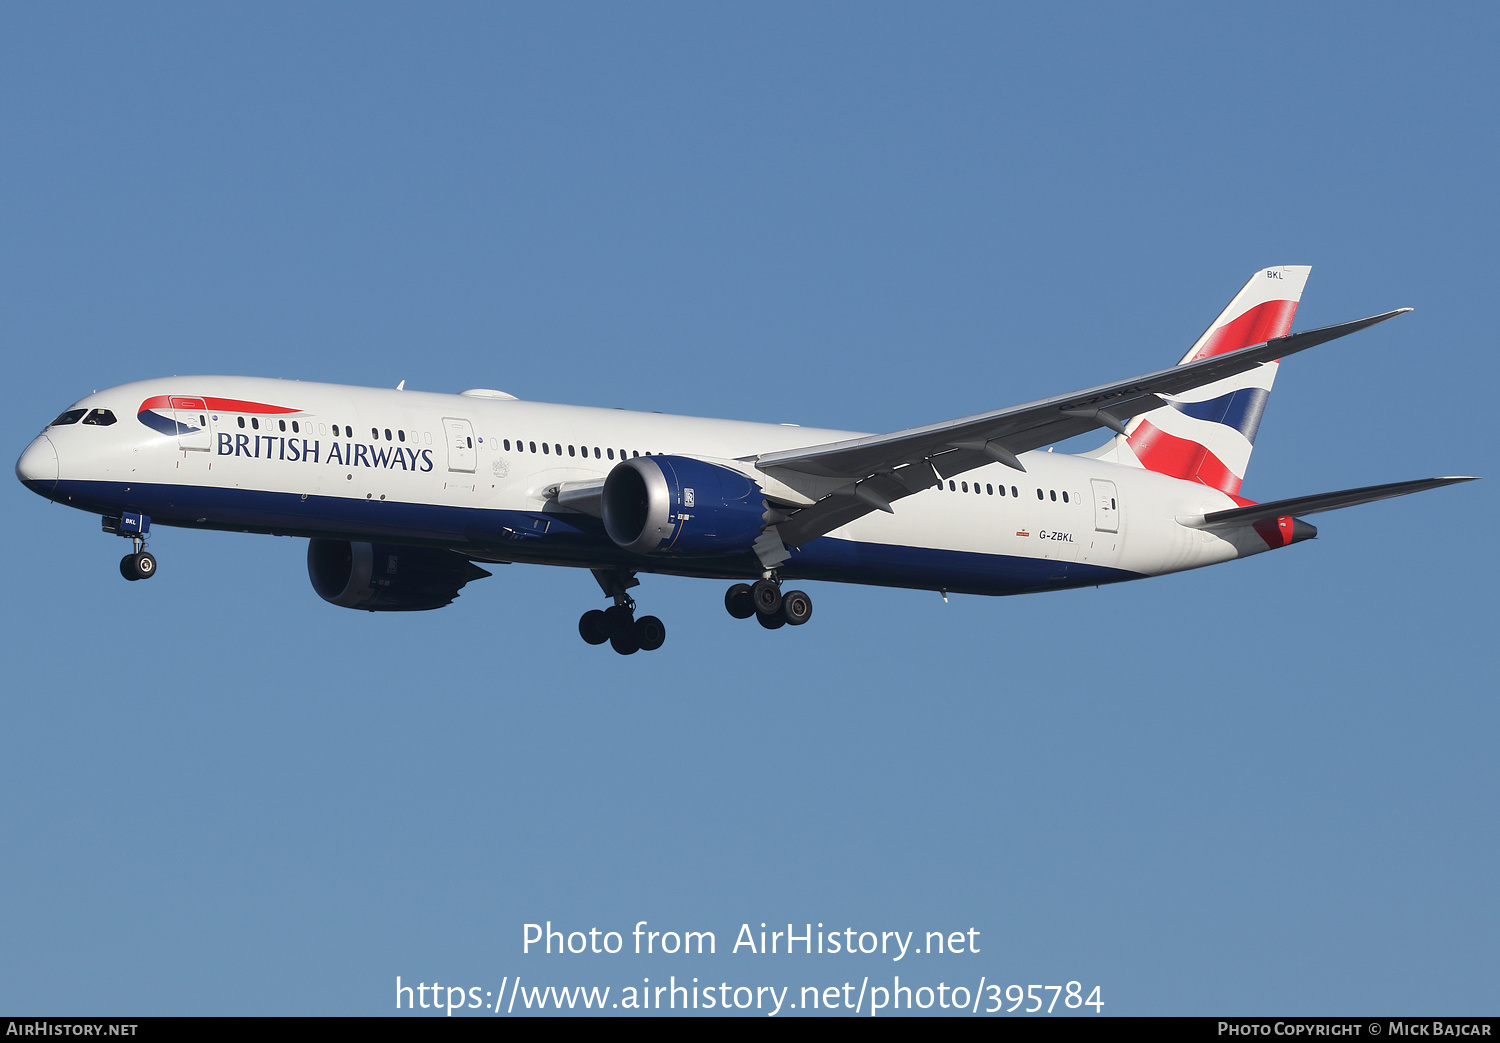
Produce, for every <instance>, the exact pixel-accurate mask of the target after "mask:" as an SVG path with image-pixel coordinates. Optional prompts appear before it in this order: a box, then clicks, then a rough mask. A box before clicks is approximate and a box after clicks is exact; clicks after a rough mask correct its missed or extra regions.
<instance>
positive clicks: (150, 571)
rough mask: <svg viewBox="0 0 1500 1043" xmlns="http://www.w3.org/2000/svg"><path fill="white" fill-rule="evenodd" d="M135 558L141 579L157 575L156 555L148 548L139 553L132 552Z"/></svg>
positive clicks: (137, 572) (136, 571)
mask: <svg viewBox="0 0 1500 1043" xmlns="http://www.w3.org/2000/svg"><path fill="white" fill-rule="evenodd" d="M131 557H132V558H134V559H135V574H136V575H137V576H139V577H140V578H141V579H150V578H151V577H152V576H154V575H156V557H155V556H154V555H153V554H152V553H151V552H150V551H148V550H143V551H141V552H140V553H139V554H132V555H131Z"/></svg>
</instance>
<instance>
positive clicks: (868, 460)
mask: <svg viewBox="0 0 1500 1043" xmlns="http://www.w3.org/2000/svg"><path fill="white" fill-rule="evenodd" d="M1408 311H1411V309H1410V308H1398V309H1397V310H1395V311H1388V312H1385V313H1383V314H1380V315H1372V316H1370V317H1369V318H1365V319H1356V320H1355V321H1353V322H1345V323H1341V324H1339V325H1337V326H1325V327H1323V328H1322V329H1316V330H1308V331H1307V332H1305V333H1293V334H1291V335H1290V336H1286V337H1277V338H1275V339H1273V340H1268V341H1266V342H1265V343H1263V344H1253V345H1251V346H1250V347H1248V348H1241V349H1239V350H1238V351H1230V352H1225V353H1224V354H1222V355H1214V356H1211V357H1209V358H1205V359H1200V360H1198V361H1196V362H1189V363H1186V364H1183V365H1179V366H1173V367H1171V368H1170V369H1162V370H1157V371H1156V372H1154V373H1147V374H1145V375H1143V376H1139V377H1134V378H1132V379H1130V380H1121V381H1117V382H1115V383H1112V384H1101V385H1100V386H1098V387H1094V388H1088V389H1087V390H1084V391H1076V392H1073V393H1072V394H1068V395H1058V396H1056V397H1054V398H1047V399H1042V400H1040V401H1038V402H1028V403H1026V404H1025V405H1019V406H1011V407H1009V408H1007V409H999V410H995V411H994V412H991V413H980V414H977V415H975V416H968V417H961V418H959V419H957V420H948V421H944V422H943V423H940V424H929V425H928V426H926V427H915V428H911V429H909V430H906V431H896V432H893V433H891V434H886V435H868V436H866V437H863V438H851V439H848V440H847V441H843V442H831V443H829V444H827V445H818V446H811V447H808V448H805V449H790V450H785V451H783V452H777V453H766V454H764V455H762V456H759V457H757V458H755V466H756V467H757V468H759V469H760V470H762V471H764V472H766V473H767V474H769V475H771V476H772V477H774V478H777V479H779V480H781V481H783V482H785V483H786V484H787V485H789V486H792V487H793V488H797V487H798V486H799V485H803V486H806V485H808V484H809V483H808V481H807V479H812V480H813V482H812V484H815V485H820V486H822V487H824V488H826V487H827V486H828V485H829V483H830V479H832V480H833V482H834V483H835V488H834V490H833V491H832V492H830V493H828V494H826V495H823V496H822V497H821V498H820V499H818V500H817V502H815V503H814V504H812V505H811V506H809V507H804V508H802V509H801V510H799V511H797V512H796V513H794V514H791V515H790V516H789V517H788V518H787V519H786V520H785V521H782V522H781V523H780V524H779V525H777V526H776V529H777V531H778V532H779V534H780V536H781V541H782V543H784V544H785V545H786V546H788V547H796V546H798V545H800V544H803V543H806V542H807V541H809V540H812V539H815V538H816V537H818V536H822V535H823V534H824V533H827V532H831V531H832V530H834V529H836V528H838V527H839V526H841V525H846V524H848V523H849V522H851V521H853V520H855V519H856V518H859V517H862V516H863V515H865V514H868V513H869V512H870V511H873V510H883V511H888V512H891V513H894V512H893V511H892V508H891V503H892V502H894V501H895V500H898V499H901V498H902V497H904V496H910V495H911V494H912V493H915V492H921V491H922V490H923V489H929V488H931V487H932V486H934V485H936V484H938V482H939V481H941V480H943V479H946V478H951V477H952V476H953V475H956V474H960V473H962V472H964V471H969V470H972V469H974V468H976V467H982V466H984V465H985V464H988V463H992V462H999V463H1003V464H1006V465H1007V466H1009V467H1014V468H1016V469H1017V470H1020V471H1024V470H1025V468H1024V467H1023V466H1021V462H1020V460H1018V459H1017V455H1018V454H1020V453H1024V452H1027V451H1029V450H1032V449H1037V448H1040V447H1041V446H1044V445H1050V444H1051V443H1053V442H1060V441H1062V440H1063V439H1065V438H1071V437H1073V436H1074V435H1081V434H1083V433H1085V432H1087V431H1091V430H1094V429H1096V428H1100V427H1107V428H1110V429H1112V430H1114V431H1121V432H1123V431H1124V430H1125V421H1126V420H1128V419H1130V418H1131V417H1133V416H1135V415H1136V414H1138V413H1149V412H1150V411H1151V410H1153V409H1159V408H1161V407H1162V406H1164V405H1166V404H1167V403H1166V401H1165V400H1164V399H1163V398H1161V397H1160V396H1162V395H1175V394H1181V393H1182V392H1184V391H1191V390H1192V389H1193V388H1196V387H1201V386H1203V385H1204V384H1211V383H1213V382H1214V381H1216V380H1222V379H1223V378H1225V377H1230V376H1234V375H1235V374H1237V373H1243V372H1245V371H1247V370H1250V369H1254V368H1255V367H1256V366H1259V365H1261V364H1262V363H1265V362H1271V361H1273V360H1275V359H1279V358H1284V357H1285V356H1287V355H1294V354H1296V353H1297V352H1299V351H1306V350H1307V349H1308V348H1311V347H1315V346H1317V345H1319V344H1324V343H1327V342H1328V341H1330V340H1336V339H1337V338H1339V337H1344V336H1347V335H1349V334H1351V333H1357V332H1358V331H1360V330H1362V329H1367V328H1368V327H1370V326H1374V325H1375V324H1376V323H1380V322H1385V321H1386V320H1387V319H1391V318H1395V317H1396V316H1397V315H1401V314H1403V313H1405V312H1408Z"/></svg>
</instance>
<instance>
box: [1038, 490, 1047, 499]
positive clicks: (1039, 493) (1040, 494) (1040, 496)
mask: <svg viewBox="0 0 1500 1043" xmlns="http://www.w3.org/2000/svg"><path fill="white" fill-rule="evenodd" d="M1036 498H1037V499H1038V500H1045V499H1046V498H1047V497H1046V495H1045V494H1044V493H1043V492H1042V490H1040V489H1038V490H1037V491H1036Z"/></svg>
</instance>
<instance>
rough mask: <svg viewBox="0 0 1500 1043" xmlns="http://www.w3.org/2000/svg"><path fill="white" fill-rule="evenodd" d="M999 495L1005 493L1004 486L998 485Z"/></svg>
mask: <svg viewBox="0 0 1500 1043" xmlns="http://www.w3.org/2000/svg"><path fill="white" fill-rule="evenodd" d="M1000 495H1001V496H1004V495H1005V486H1003V485H1002V486H1001V487H1000Z"/></svg>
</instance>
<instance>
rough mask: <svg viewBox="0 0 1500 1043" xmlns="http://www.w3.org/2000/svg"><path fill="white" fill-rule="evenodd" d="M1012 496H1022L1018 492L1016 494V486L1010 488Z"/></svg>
mask: <svg viewBox="0 0 1500 1043" xmlns="http://www.w3.org/2000/svg"><path fill="white" fill-rule="evenodd" d="M1010 494H1011V495H1012V496H1020V495H1021V494H1020V493H1018V492H1016V487H1015V486H1014V485H1012V486H1011V487H1010Z"/></svg>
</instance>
